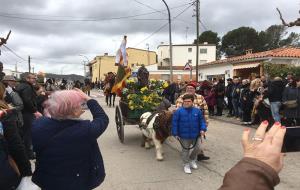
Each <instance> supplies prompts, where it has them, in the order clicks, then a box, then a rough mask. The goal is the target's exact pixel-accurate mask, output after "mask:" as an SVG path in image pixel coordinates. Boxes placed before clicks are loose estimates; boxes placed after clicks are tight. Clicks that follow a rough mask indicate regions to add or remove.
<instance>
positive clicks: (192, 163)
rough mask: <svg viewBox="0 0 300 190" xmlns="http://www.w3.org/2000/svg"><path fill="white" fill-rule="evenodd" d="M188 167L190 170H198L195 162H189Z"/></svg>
mask: <svg viewBox="0 0 300 190" xmlns="http://www.w3.org/2000/svg"><path fill="white" fill-rule="evenodd" d="M190 166H191V168H192V169H195V170H196V169H198V166H197V163H196V161H195V160H193V161H191V162H190Z"/></svg>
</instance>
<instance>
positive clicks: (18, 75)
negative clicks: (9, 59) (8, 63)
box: [3, 69, 23, 79]
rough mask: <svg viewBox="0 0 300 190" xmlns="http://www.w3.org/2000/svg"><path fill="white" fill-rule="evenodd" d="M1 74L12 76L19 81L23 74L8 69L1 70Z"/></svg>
mask: <svg viewBox="0 0 300 190" xmlns="http://www.w3.org/2000/svg"><path fill="white" fill-rule="evenodd" d="M3 72H4V73H5V75H12V76H14V77H16V78H17V79H20V78H21V74H22V73H23V72H20V71H14V70H10V69H3Z"/></svg>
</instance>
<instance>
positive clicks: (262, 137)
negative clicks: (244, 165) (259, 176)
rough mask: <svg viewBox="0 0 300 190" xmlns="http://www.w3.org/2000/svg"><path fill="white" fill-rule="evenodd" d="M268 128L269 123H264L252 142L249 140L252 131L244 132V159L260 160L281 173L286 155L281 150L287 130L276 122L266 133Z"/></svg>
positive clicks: (246, 130)
mask: <svg viewBox="0 0 300 190" xmlns="http://www.w3.org/2000/svg"><path fill="white" fill-rule="evenodd" d="M267 126H268V121H264V122H262V123H261V124H260V126H259V127H258V129H257V130H256V132H255V135H254V137H253V138H252V140H249V136H250V129H249V128H246V129H245V130H244V132H243V137H242V145H243V149H244V157H248V158H254V159H257V160H260V161H262V162H264V163H266V164H268V165H269V166H271V167H272V168H273V169H274V170H275V171H276V172H277V173H279V172H280V171H281V169H282V167H283V156H284V154H283V153H281V149H282V144H283V139H284V135H285V132H286V128H285V127H284V126H281V124H280V123H279V122H276V123H275V124H274V125H273V126H272V128H271V129H270V130H269V131H268V132H266V129H267Z"/></svg>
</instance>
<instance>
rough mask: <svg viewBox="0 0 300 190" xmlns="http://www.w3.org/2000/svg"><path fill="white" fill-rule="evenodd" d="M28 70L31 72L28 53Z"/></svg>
mask: <svg viewBox="0 0 300 190" xmlns="http://www.w3.org/2000/svg"><path fill="white" fill-rule="evenodd" d="M28 71H29V73H31V66H30V55H28Z"/></svg>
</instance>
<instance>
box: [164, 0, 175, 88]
mask: <svg viewBox="0 0 300 190" xmlns="http://www.w3.org/2000/svg"><path fill="white" fill-rule="evenodd" d="M162 1H163V2H164V4H165V5H166V7H167V10H168V17H169V50H170V81H171V82H173V62H172V61H173V60H172V32H171V31H172V30H171V13H170V9H169V7H168V5H167V3H166V2H165V0H162Z"/></svg>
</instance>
